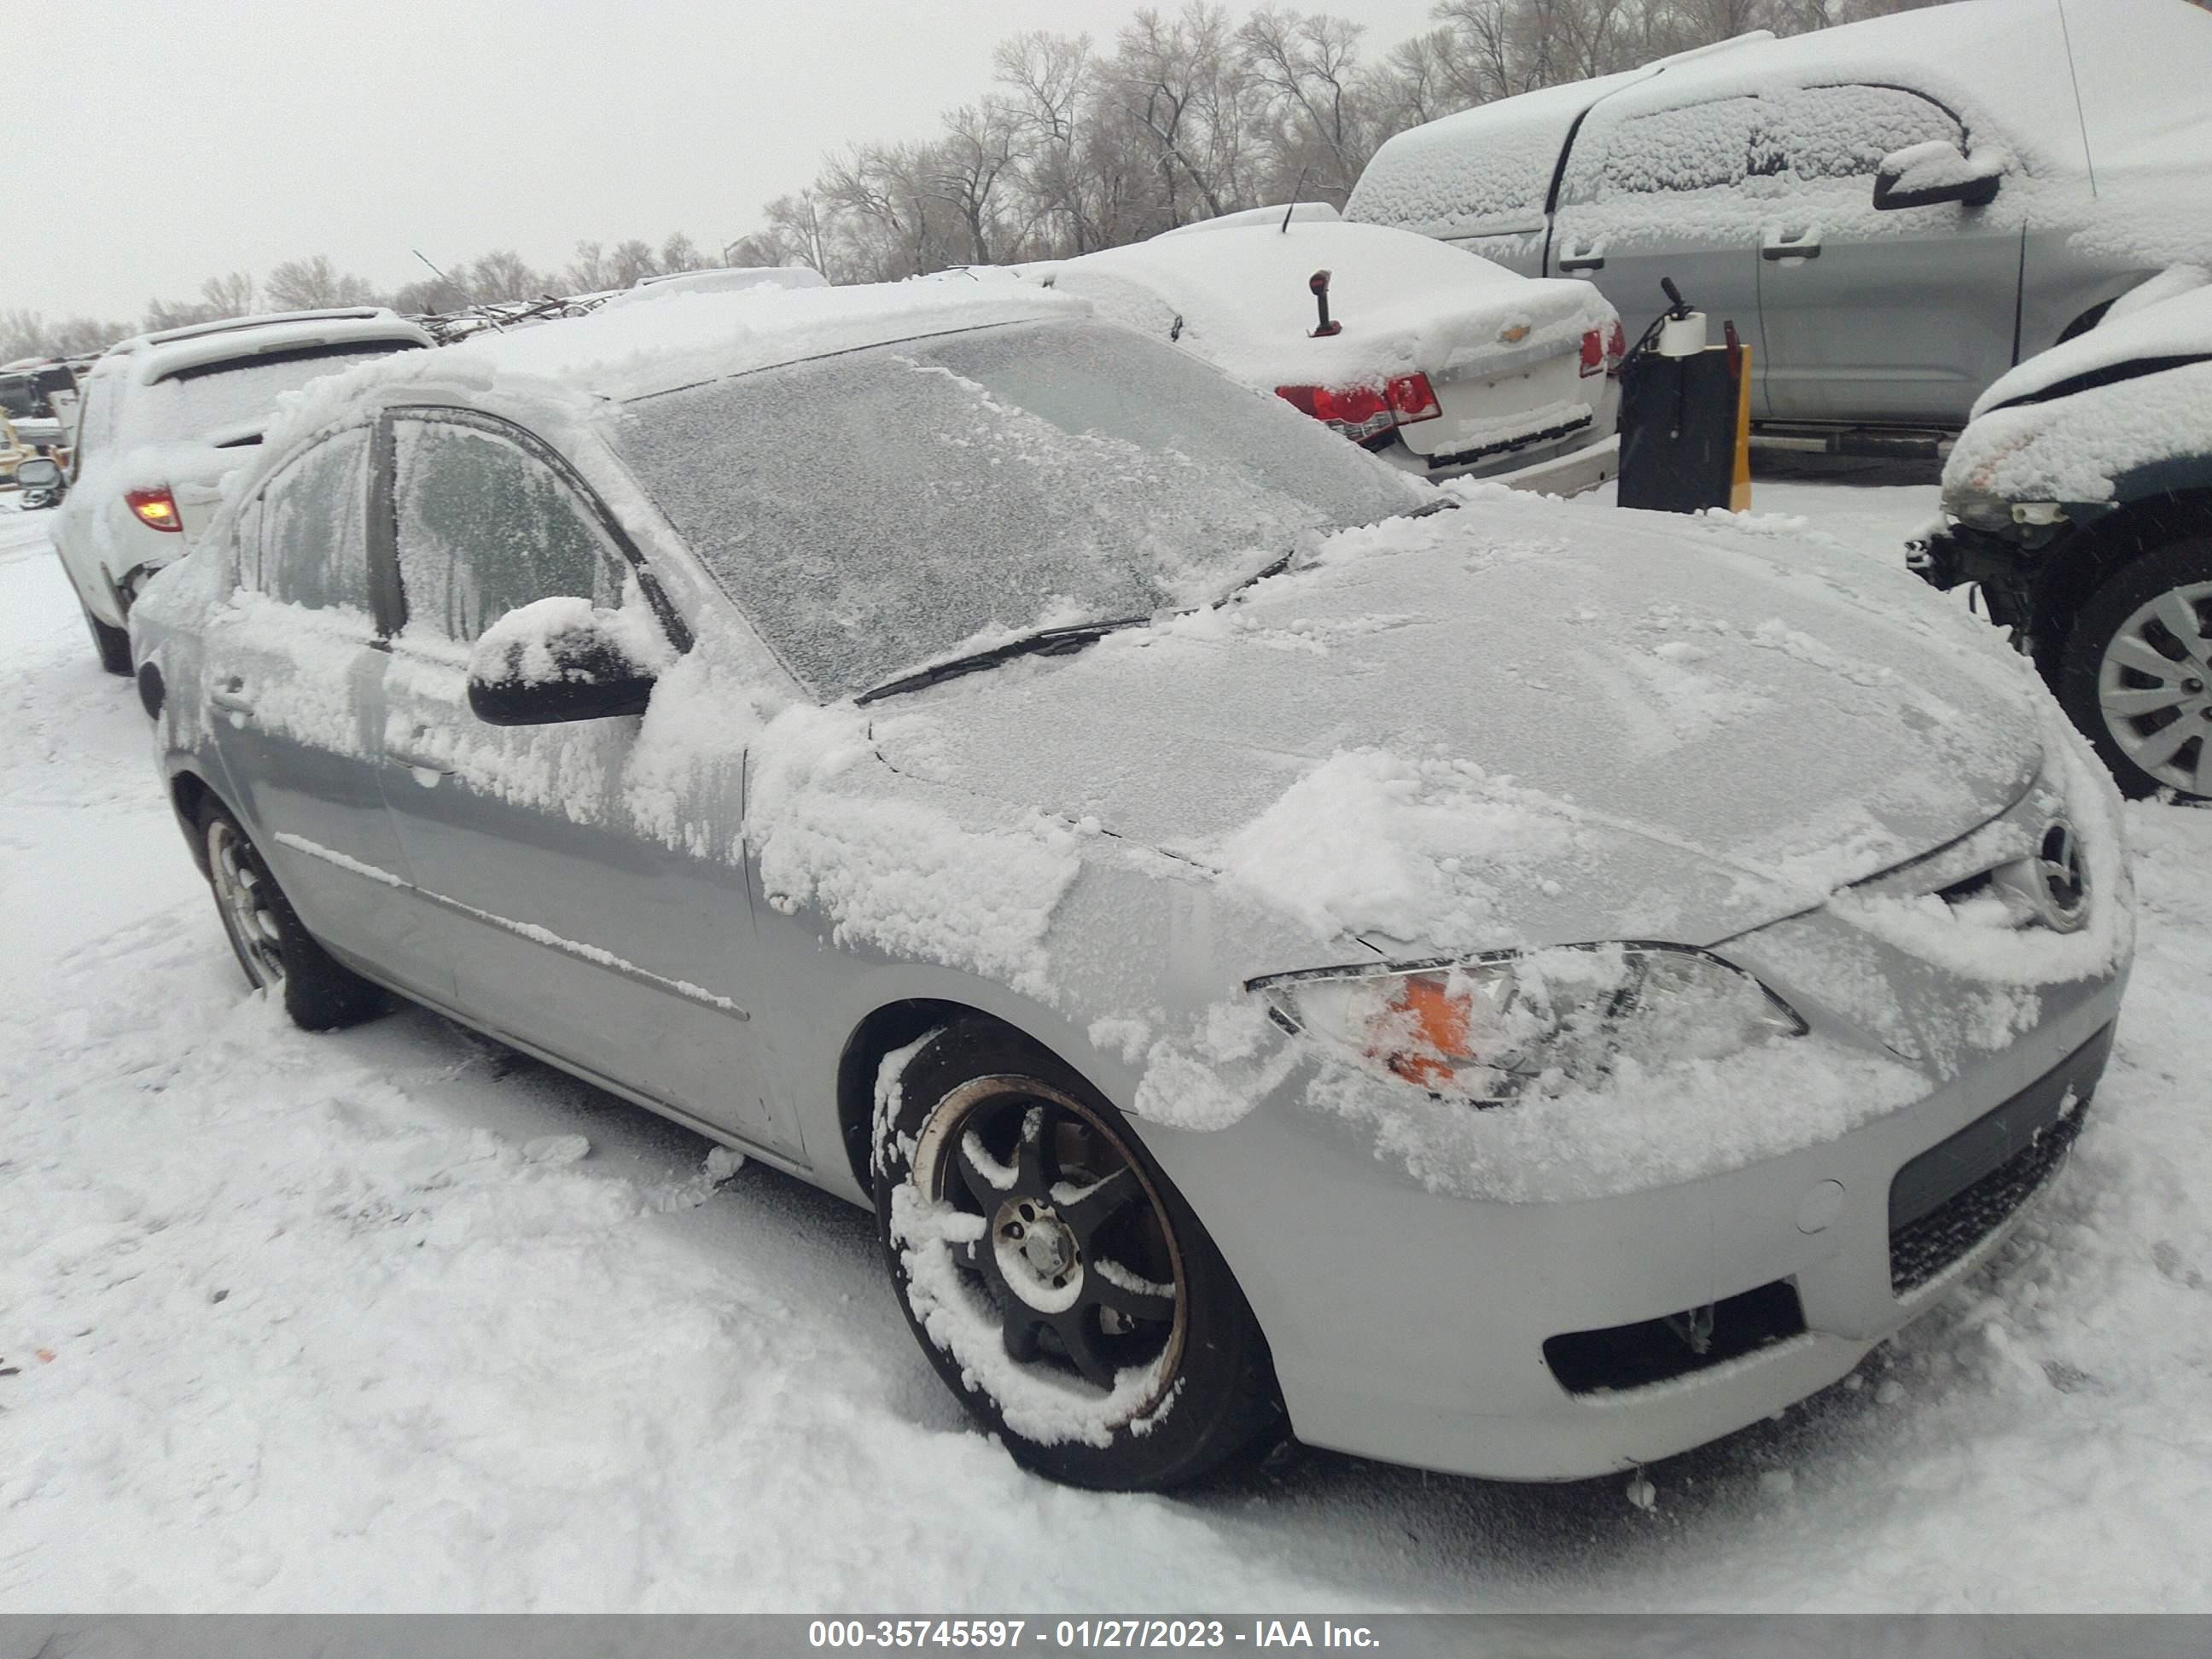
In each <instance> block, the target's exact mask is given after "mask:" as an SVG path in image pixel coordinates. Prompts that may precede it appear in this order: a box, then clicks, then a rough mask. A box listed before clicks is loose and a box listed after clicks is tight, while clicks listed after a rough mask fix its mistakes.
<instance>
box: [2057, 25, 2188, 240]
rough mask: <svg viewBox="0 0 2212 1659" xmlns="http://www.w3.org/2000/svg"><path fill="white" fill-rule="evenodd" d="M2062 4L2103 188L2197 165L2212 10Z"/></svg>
mask: <svg viewBox="0 0 2212 1659" xmlns="http://www.w3.org/2000/svg"><path fill="white" fill-rule="evenodd" d="M2064 3H2065V15H2066V21H2067V42H2068V45H2069V47H2070V48H2071V52H2072V56H2073V60H2074V79H2075V88H2076V90H2077V92H2078V94H2079V95H2080V98H2081V121H2082V125H2083V126H2084V127H2085V128H2086V129H2087V133H2088V138H2089V162H2090V166H2091V167H2093V169H2094V170H2095V172H2096V173H2097V179H2098V189H2099V193H2100V194H2102V193H2104V192H2105V191H2106V190H2107V188H2108V187H2109V186H2110V185H2112V183H2113V182H2115V181H2116V176H2117V175H2118V174H2120V173H2124V172H2127V171H2129V170H2131V169H2133V168H2135V167H2148V166H2154V167H2172V168H2174V169H2176V170H2180V169H2182V168H2183V167H2187V168H2189V169H2191V170H2197V169H2201V168H2202V167H2203V163H2204V161H2205V158H2206V157H2207V156H2208V155H2212V11H2207V10H2205V9H2203V7H2201V6H2197V5H2192V4H2191V3H2190V0H2064ZM2204 251H2205V252H2212V249H2208V250H2204Z"/></svg>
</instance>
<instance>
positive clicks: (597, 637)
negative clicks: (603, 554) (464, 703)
mask: <svg viewBox="0 0 2212 1659" xmlns="http://www.w3.org/2000/svg"><path fill="white" fill-rule="evenodd" d="M650 627H651V624H650V623H646V622H644V621H643V620H642V619H641V618H640V617H634V616H631V615H629V614H628V613H625V612H623V611H595V610H593V609H592V602H591V601H590V600H589V599H539V600H538V601H536V602H535V603H534V604H531V605H524V606H522V607H521V608H520V610H517V611H508V612H507V615H505V616H504V617H501V618H500V619H499V620H498V621H497V622H495V623H493V624H492V625H491V626H490V627H489V628H488V629H485V630H484V633H483V637H482V638H481V639H479V640H478V641H477V643H476V648H475V650H473V651H472V652H471V653H470V655H469V707H470V708H471V709H473V710H475V711H476V716H477V719H478V720H484V721H486V722H488V723H489V724H490V725H493V726H551V725H555V724H557V723H559V722H562V721H566V720H607V719H611V718H612V717H613V716H615V715H617V714H643V713H644V712H645V705H646V703H647V702H648V701H649V700H650V699H651V697H652V696H653V682H654V680H655V679H656V678H658V677H659V676H658V671H657V670H656V669H655V668H654V667H653V666H652V665H651V664H650V663H649V661H648V660H647V659H649V658H651V657H653V656H654V655H656V654H659V653H656V652H654V651H653V648H652V647H653V645H654V644H656V643H658V641H656V640H653V639H649V638H647V637H646V636H645V634H644V630H645V629H649V628H650ZM664 649H665V647H664Z"/></svg>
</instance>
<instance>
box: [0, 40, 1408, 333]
mask: <svg viewBox="0 0 2212 1659" xmlns="http://www.w3.org/2000/svg"><path fill="white" fill-rule="evenodd" d="M1330 9H1334V10H1335V11H1337V12H1339V13H1340V14H1341V15H1348V16H1351V17H1352V18H1354V19H1355V20H1357V21H1361V22H1364V23H1365V24H1366V25H1367V26H1368V34H1367V38H1366V41H1365V43H1364V44H1365V46H1367V48H1368V49H1369V51H1370V52H1376V53H1379V52H1382V51H1383V50H1385V49H1387V48H1388V47H1389V46H1392V45H1394V44H1395V42H1397V41H1398V40H1401V39H1403V38H1404V37H1405V36H1407V35H1408V34H1412V33H1416V32H1418V31H1419V30H1420V29H1421V28H1423V27H1427V26H1428V22H1427V16H1428V0H1346V3H1343V4H1340V5H1338V6H1334V7H1332V8H1330ZM1134 10H1135V5H1134V3H1133V0H966V3H961V4H933V3H927V0H910V3H900V0H829V3H816V4H811V5H810V4H807V3H805V0H799V3H791V0H779V3H759V0H738V3H724V4H713V3H707V0H690V3H682V0H625V3H623V4H619V5H607V4H594V5H582V4H550V3H546V4H538V5H523V4H512V5H505V6H491V5H474V4H468V3H457V0H374V3H370V4H346V3H342V0H341V3H332V0H307V3H298V0H294V3H289V4H283V5H276V4H237V3H233V4H222V3H217V0H191V3H185V4H179V3H177V0H155V3H145V0H80V3H74V4H62V5H38V4H34V3H32V0H10V3H9V5H8V7H7V22H6V25H5V27H4V30H0V38H4V40H5V41H6V58H7V64H8V67H7V80H8V82H9V106H10V107H11V109H12V110H13V111H14V112H15V114H14V118H13V119H12V120H11V121H10V123H9V145H8V149H9V165H8V167H7V173H6V177H7V188H8V195H9V204H8V208H7V211H6V213H5V215H4V216H0V226H4V229H0V307H15V306H24V307H30V308H31V309H33V310H36V311H40V312H44V313H46V314H47V315H48V316H50V317H58V316H62V315H71V314H82V313H92V314H95V315H99V316H102V317H111V318H116V319H132V318H135V317H136V316H137V314H138V313H139V312H141V311H142V310H143V308H144V307H145V305H146V303H147V301H149V300H150V299H152V298H155V296H157V295H158V296H160V297H161V298H163V299H188V298H191V297H192V296H194V295H196V294H197V292H198V289H199V284H200V282H201V279H202V278H204V277H205V276H210V275H213V274H215V273H216V272H218V271H223V270H249V271H251V272H252V274H253V276H254V277H255V279H256V280H257V281H258V280H259V279H260V278H261V277H263V276H266V275H267V273H268V270H269V268H270V266H271V265H273V264H276V263H277V262H278V261H279V260H282V259H288V258H298V257H301V256H303V255H309V254H314V253H327V254H329V255H330V256H331V258H333V259H334V260H336V261H337V264H339V265H340V266H341V267H342V268H343V269H345V270H352V271H356V272H358V273H359V274H361V275H362V276H367V277H368V278H369V279H370V280H371V281H373V282H374V283H377V284H378V285H379V286H380V287H393V286H397V285H398V283H404V282H408V281H410V280H412V279H413V278H414V277H416V276H419V275H421V274H422V267H421V265H420V264H417V263H416V260H415V258H414V257H413V256H412V255H411V254H410V252H409V249H410V248H415V247H419V248H421V249H422V251H423V252H425V253H427V254H428V255H429V256H430V258H433V259H435V260H438V261H439V262H440V263H441V264H443V263H446V262H447V261H449V260H459V259H465V258H473V257H475V256H476V255H477V254H479V253H482V252H485V251H486V250H488V249H490V248H494V247H513V248H514V249H515V250H516V251H517V252H520V254H521V255H522V257H523V258H525V259H526V260H528V261H530V262H531V263H532V264H535V265H555V264H561V263H562V262H564V261H565V260H566V259H567V258H568V257H569V255H570V252H571V251H572V250H573V247H574V244H575V242H576V241H577V240H578V239H580V238H583V237H591V238H595V239H598V240H604V241H609V242H612V241H617V240H621V239H622V238H623V237H626V236H641V237H644V238H645V239H647V240H649V241H651V242H653V243H654V244H655V245H658V244H659V241H660V240H662V239H663V238H664V237H665V236H666V235H667V234H669V233H670V232H671V231H675V230H684V231H689V232H690V234H692V236H693V237H695V238H696V240H698V242H699V244H700V245H701V246H702V247H719V246H720V245H721V244H722V243H725V242H726V241H728V240H732V239H733V238H735V237H737V236H739V235H741V234H744V232H746V231H748V230H750V229H752V228H755V227H756V225H757V223H758V212H759V208H760V204H762V203H763V202H764V201H766V200H767V199H768V198H769V197H772V196H776V195H780V194H781V193H783V192H784V191H790V190H795V189H797V188H798V187H799V186H800V185H804V184H805V183H807V182H808V181H809V180H810V179H812V178H813V176H814V174H815V173H816V171H817V167H819V165H820V161H821V158H822V155H823V152H825V151H826V150H829V149H834V148H836V147H837V146H839V145H842V144H844V143H848V142H851V141H854V140H858V139H868V138H908V137H925V136H927V134H928V133H929V132H930V131H932V130H933V125H934V123H935V118H936V115H937V112H939V110H941V109H944V108H945V107H947V106H951V105H953V104H957V103H960V102H963V101H964V100H969V99H972V98H974V97H976V96H978V95H979V94H981V93H982V92H984V91H985V90H986V89H987V83H988V77H989V53H990V48H991V46H992V45H993V44H994V42H996V41H997V40H1000V39H1001V38H1003V37H1004V36H1006V35H1009V34H1015V33H1021V32H1023V31H1024V30H1028V29H1037V28H1042V29H1050V30H1053V31H1054V32H1057V33H1084V32H1088V33H1091V35H1093V36H1094V37H1095V38H1097V39H1098V40H1102V41H1103V40H1109V39H1110V38H1111V37H1112V35H1113V33H1114V32H1115V29H1116V28H1117V27H1119V26H1120V25H1121V23H1123V22H1124V21H1127V19H1128V17H1129V16H1130V15H1131V14H1132V13H1133V11H1134ZM1247 10H1249V7H1248V6H1244V5H1232V6H1231V11H1232V13H1233V14H1234V15H1240V16H1241V15H1243V13H1244V12H1245V11H1247Z"/></svg>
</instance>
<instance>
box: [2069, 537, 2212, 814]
mask: <svg viewBox="0 0 2212 1659" xmlns="http://www.w3.org/2000/svg"><path fill="white" fill-rule="evenodd" d="M2057 692H2058V700H2059V702H2061V703H2063V705H2064V706H2065V708H2066V712H2067V714H2069V715H2070V716H2071V717H2072V719H2073V720H2074V723H2075V725H2076V726H2080V727H2081V730H2082V731H2083V732H2086V733H2087V734H2088V738H2089V740H2090V742H2091V743H2093V744H2095V745H2096V749H2097V752H2098V754H2099V755H2100V756H2101V757H2103V759H2104V762H2105V764H2106V765H2107V766H2109V767H2110V768H2111V769H2112V776H2113V779H2114V781H2117V782H2118V785H2119V786H2120V788H2121V790H2122V792H2123V793H2127V794H2130V795H2148V794H2153V793H2156V792H2157V791H2158V790H2160V789H2161V788H2164V789H2172V790H2177V791H2179V792H2180V793H2183V794H2186V795H2195V796H2212V537H2204V536H2195V537H2189V538H2184V539H2183V540H2180V541H2178V542H2170V543H2168V544H2166V545H2165V546H2163V547H2158V548H2154V549H2152V550H2150V551H2148V552H2147V553H2144V554H2142V555H2140V556H2137V557H2136V558H2133V559H2130V560H2129V561H2128V562H2126V563H2125V564H2124V565H2121V566H2120V567H2119V568H2118V569H2116V570H2114V571H2113V572H2112V574H2110V575H2108V576H2107V577H2106V579H2105V581H2104V584H2103V585H2102V586H2100V587H2099V588H2098V589H2097V590H2096V591H2095V592H2093V593H2092V594H2091V595H2090V596H2089V599H2088V600H2087V603H2086V604H2084V605H2082V606H2081V610H2080V611H2078V612H2077V613H2076V614H2075V618H2074V624H2073V626H2072V628H2071V629H2069V630H2068V633H2067V636H2066V646H2065V649H2064V651H2063V653H2062V655H2061V658H2060V661H2059V665H2058V673H2057Z"/></svg>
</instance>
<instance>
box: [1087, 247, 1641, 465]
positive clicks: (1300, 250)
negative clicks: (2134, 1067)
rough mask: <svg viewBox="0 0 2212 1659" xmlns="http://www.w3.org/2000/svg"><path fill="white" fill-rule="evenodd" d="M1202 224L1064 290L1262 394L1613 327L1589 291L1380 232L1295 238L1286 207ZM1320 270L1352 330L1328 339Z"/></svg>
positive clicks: (1412, 369)
mask: <svg viewBox="0 0 2212 1659" xmlns="http://www.w3.org/2000/svg"><path fill="white" fill-rule="evenodd" d="M1206 233H1207V234H1204V235H1190V234H1184V233H1174V234H1170V235H1168V236H1164V237H1156V238H1154V239H1153V240H1151V241H1148V242H1139V243H1136V244H1134V245H1133V246H1128V247H1121V248H1113V249H1109V250H1108V251H1107V252H1103V253H1092V254H1086V255H1085V256H1084V257H1083V258H1079V259H1069V260H1066V261H1064V262H1062V263H1061V264H1060V265H1058V266H1057V267H1056V268H1055V270H1054V276H1053V278H1052V283H1053V287H1054V290H1055V291H1056V292H1061V293H1067V294H1073V295H1079V296H1082V297H1085V298H1087V299H1090V300H1091V301H1093V302H1094V303H1095V304H1096V305H1097V308H1098V310H1099V312H1100V313H1101V314H1102V315H1104V316H1107V317H1110V318H1112V319H1114V320H1115V321H1116V322H1121V323H1124V324H1126V325H1128V326H1130V327H1133V328H1136V329H1138V330H1139V331H1142V332H1145V333H1148V334H1152V335H1153V336H1155V337H1168V336H1170V333H1172V334H1173V337H1175V339H1176V343H1178V344H1180V345H1182V346H1183V347H1184V348H1185V349H1188V350H1190V351H1194V352H1196V353H1197V354H1198V355H1199V356H1202V357H1204V358H1206V360H1207V361H1209V362H1213V363H1216V364H1218V365H1219V366H1220V367H1221V368H1223V369H1225V370H1226V371H1227V372H1228V373H1230V374H1233V375H1235V376H1236V377H1237V379H1239V380H1243V381H1244V382H1245V383H1246V384H1248V385H1250V386H1257V387H1259V388H1260V389H1261V391H1265V392H1272V391H1273V390H1274V388H1275V387H1276V386H1380V385H1381V384H1383V382H1384V381H1385V380H1389V379H1391V378H1392V377H1394V376H1396V375H1401V374H1413V373H1417V372H1419V373H1426V374H1438V373H1439V372H1440V371H1441V370H1442V369H1443V368H1444V367H1445V365H1446V363H1447V361H1448V360H1452V359H1454V358H1455V357H1457V358H1459V359H1461V360H1462V361H1463V360H1465V359H1466V358H1468V357H1469V356H1473V357H1474V358H1475V359H1476V360H1478V361H1480V360H1481V359H1490V360H1495V361H1498V362H1501V363H1502V362H1504V360H1506V359H1507V358H1509V357H1510V359H1511V360H1512V361H1514V362H1520V361H1522V360H1523V359H1534V358H1537V357H1540V356H1549V355H1551V354H1553V353H1556V352H1559V351H1571V350H1573V349H1576V348H1577V345H1578V344H1579V343H1580V341H1581V338H1582V336H1583V333H1584V332H1585V331H1588V330H1589V329H1593V328H1596V329H1602V328H1603V327H1605V326H1606V325H1607V324H1608V323H1610V322H1611V321H1612V320H1613V312H1612V308H1611V307H1608V306H1607V304H1606V303H1605V301H1603V300H1602V299H1601V298H1600V297H1599V295H1598V293H1597V291H1596V289H1593V288H1591V287H1590V286H1589V284H1588V283H1566V282H1547V281H1542V280H1532V279H1530V278H1528V277H1525V276H1518V275H1516V274H1515V273H1514V272H1512V271H1510V270H1506V269H1505V268H1504V266H1502V265H1496V264H1491V263H1490V262H1489V261H1488V260H1486V259H1481V258H1477V257H1476V256H1474V255H1472V254H1468V253H1466V252H1462V251H1461V250H1459V249H1457V248H1454V247H1449V246H1444V245H1443V244H1441V243H1438V242H1436V241H1433V240H1430V239H1429V238H1426V237H1417V236H1414V235H1412V234H1408V233H1407V232H1404V231H1400V230H1395V229H1390V228H1385V227H1383V226H1379V225H1365V224H1345V223H1333V222H1310V221H1305V220H1300V221H1297V222H1294V223H1293V224H1291V227H1290V228H1289V229H1288V230H1287V231H1285V230H1284V229H1283V228H1282V217H1281V214H1280V213H1279V212H1278V213H1277V214H1276V215H1275V217H1274V220H1273V222H1272V223H1258V224H1250V225H1237V226H1231V227H1227V228H1215V227H1212V226H1208V227H1206ZM1317 270H1327V271H1328V272H1329V273H1330V283H1329V315H1330V317H1331V318H1332V319H1334V320H1336V321H1337V322H1338V323H1340V325H1341V328H1342V331H1341V332H1340V333H1338V334H1336V335H1334V336H1331V337H1326V338H1322V339H1315V338H1312V337H1311V336H1312V333H1313V330H1314V327H1315V325H1316V319H1317V316H1318V313H1317V312H1316V307H1315V304H1314V297H1313V295H1312V293H1311V291H1310V289H1309V288H1308V286H1307V279H1308V278H1309V277H1310V276H1312V275H1313V274H1314V273H1315V272H1316V271H1317ZM1177 319H1180V325H1179V326H1178V323H1177ZM1515 327H1517V328H1520V329H1522V330H1524V331H1526V333H1525V335H1524V336H1523V337H1517V338H1516V340H1515V341H1513V342H1511V343H1510V346H1509V345H1508V344H1507V343H1504V341H1503V339H1502V334H1503V332H1504V331H1508V330H1510V329H1511V328H1515ZM1576 412H1577V413H1581V412H1583V411H1582V410H1581V406H1580V405H1577V406H1576ZM1514 429H1515V430H1516V431H1523V430H1526V429H1527V426H1526V425H1525V424H1523V425H1521V426H1516V428H1514Z"/></svg>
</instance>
